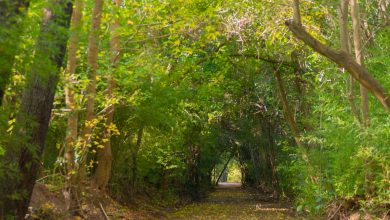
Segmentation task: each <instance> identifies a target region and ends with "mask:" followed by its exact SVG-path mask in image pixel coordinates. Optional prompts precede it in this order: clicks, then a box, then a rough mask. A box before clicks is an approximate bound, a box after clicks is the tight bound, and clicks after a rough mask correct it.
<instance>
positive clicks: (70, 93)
mask: <svg viewBox="0 0 390 220" xmlns="http://www.w3.org/2000/svg"><path fill="white" fill-rule="evenodd" d="M83 8H84V0H75V6H74V9H73V10H74V11H73V14H72V20H71V34H70V39H69V46H68V61H67V67H66V72H65V81H66V83H65V101H66V108H67V109H69V117H68V128H67V129H68V130H67V133H66V137H65V155H64V157H65V159H66V165H67V166H66V171H67V172H66V173H67V176H66V186H65V190H64V195H65V198H66V203H67V209H68V210H69V209H75V208H76V207H77V198H78V196H77V193H76V190H74V185H75V180H74V177H75V161H74V159H75V157H74V145H75V143H76V141H77V135H78V134H77V125H78V106H77V103H76V101H75V91H74V87H75V86H76V84H77V80H76V78H77V77H76V67H77V50H78V45H79V41H80V40H79V39H80V32H81V28H82V22H81V20H82V16H83Z"/></svg>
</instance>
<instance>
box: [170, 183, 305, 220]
mask: <svg viewBox="0 0 390 220" xmlns="http://www.w3.org/2000/svg"><path fill="white" fill-rule="evenodd" d="M167 219H194V220H208V219H210V220H212V219H213V220H214V219H216V220H218V219H221V220H229V219H231V220H239V219H242V220H244V219H245V220H251V219H256V220H257V219H262V220H282V219H283V220H285V219H286V220H288V219H299V218H298V217H296V216H293V212H292V210H291V209H290V208H289V206H288V204H283V203H281V202H278V201H276V200H274V199H272V197H270V196H269V195H266V194H261V193H258V192H256V191H255V190H249V189H244V188H242V187H241V184H240V183H220V184H219V185H218V187H217V188H216V190H215V191H214V192H212V193H210V195H209V197H207V198H206V199H205V200H203V201H200V202H197V203H192V204H189V205H187V206H184V207H181V208H179V209H178V210H176V211H175V212H173V213H171V214H169V215H168V216H167Z"/></svg>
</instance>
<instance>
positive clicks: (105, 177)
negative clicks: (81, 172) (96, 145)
mask: <svg viewBox="0 0 390 220" xmlns="http://www.w3.org/2000/svg"><path fill="white" fill-rule="evenodd" d="M121 4H122V0H115V6H116V9H119V8H120V6H121ZM114 17H115V18H114V22H113V24H112V25H111V36H112V37H111V41H110V50H111V60H110V64H111V67H112V69H111V75H110V76H109V78H108V87H107V94H106V96H107V99H108V100H111V101H112V99H113V98H114V94H113V90H114V88H115V86H116V81H115V77H114V75H113V72H114V71H115V70H116V68H117V64H118V58H119V53H120V45H119V43H120V40H119V35H118V33H117V29H118V28H119V19H118V18H117V17H116V16H114ZM114 104H115V103H109V105H110V106H109V107H108V108H107V119H106V127H105V128H104V138H105V139H106V142H104V143H103V146H104V148H101V149H98V151H97V161H98V166H97V168H96V172H95V182H96V185H97V187H98V188H99V189H102V190H104V189H105V188H106V186H107V184H108V181H109V179H110V175H111V165H112V152H111V141H110V138H111V130H110V125H111V124H112V121H113V117H114V110H115V106H114Z"/></svg>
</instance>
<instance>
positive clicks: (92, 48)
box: [78, 0, 104, 184]
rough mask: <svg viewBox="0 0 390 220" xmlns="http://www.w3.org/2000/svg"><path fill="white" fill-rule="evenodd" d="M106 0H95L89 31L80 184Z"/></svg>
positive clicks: (90, 128)
mask: <svg viewBox="0 0 390 220" xmlns="http://www.w3.org/2000/svg"><path fill="white" fill-rule="evenodd" d="M103 3H104V0H94V6H93V9H92V27H91V32H90V33H89V39H88V41H89V42H88V70H87V71H88V75H89V83H88V85H87V93H86V98H87V107H86V113H85V122H84V128H83V130H82V135H81V138H82V145H83V149H82V151H83V153H82V158H81V162H80V170H79V179H78V182H79V184H80V183H81V182H82V181H83V180H85V178H86V175H87V174H86V171H87V170H86V169H87V168H86V162H87V155H88V149H89V147H90V145H91V143H92V131H93V126H94V125H93V120H94V119H95V112H94V105H95V96H96V73H97V69H98V53H99V33H100V23H101V18H102V10H103Z"/></svg>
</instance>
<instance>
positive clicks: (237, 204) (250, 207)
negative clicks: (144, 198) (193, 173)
mask: <svg viewBox="0 0 390 220" xmlns="http://www.w3.org/2000/svg"><path fill="white" fill-rule="evenodd" d="M85 201H86V202H85V203H84V205H82V209H83V213H84V214H83V215H82V217H81V216H80V217H75V216H73V217H72V216H69V215H68V212H67V210H66V205H65V202H64V198H63V195H62V193H60V192H59V191H56V192H52V191H50V190H49V189H48V188H47V186H45V185H43V184H37V185H36V186H35V189H34V193H33V196H32V201H31V204H30V206H32V207H33V210H34V213H32V214H30V217H29V218H28V219H53V220H54V219H56V220H57V219H64V220H79V219H94V220H95V219H96V220H100V219H102V220H106V219H137V220H138V219H140V220H142V219H145V220H148V219H167V220H171V219H172V220H175V219H183V220H187V219H188V220H209V219H210V220H214V219H216V220H219V219H221V220H230V219H231V220H240V219H243V220H244V219H245V220H251V219H262V220H282V219H283V220H284V219H287V220H289V219H302V218H299V217H297V216H294V214H293V211H292V209H291V208H290V206H289V205H288V204H287V203H283V202H279V201H277V200H274V199H273V198H272V197H270V196H269V195H267V194H262V193H259V192H258V190H254V189H250V188H242V187H241V184H240V183H222V184H220V185H219V186H218V187H216V189H215V190H214V191H213V192H211V193H210V194H209V195H208V197H207V198H205V199H203V200H201V201H199V202H193V203H188V204H186V205H183V206H180V207H178V208H177V209H175V210H170V211H168V212H166V211H163V210H158V209H157V208H156V209H154V208H153V207H152V208H148V209H145V208H141V209H139V208H135V207H133V208H132V207H129V206H122V205H120V204H119V203H117V202H116V201H114V200H113V199H111V198H110V197H109V196H107V195H104V194H101V193H99V192H97V191H96V192H95V191H94V190H92V189H89V190H88V193H86V198H85ZM138 206H140V207H142V204H139V205H138ZM153 210H155V212H153Z"/></svg>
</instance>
